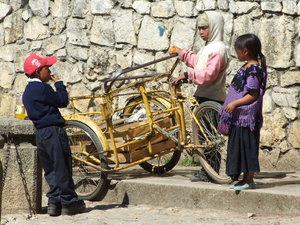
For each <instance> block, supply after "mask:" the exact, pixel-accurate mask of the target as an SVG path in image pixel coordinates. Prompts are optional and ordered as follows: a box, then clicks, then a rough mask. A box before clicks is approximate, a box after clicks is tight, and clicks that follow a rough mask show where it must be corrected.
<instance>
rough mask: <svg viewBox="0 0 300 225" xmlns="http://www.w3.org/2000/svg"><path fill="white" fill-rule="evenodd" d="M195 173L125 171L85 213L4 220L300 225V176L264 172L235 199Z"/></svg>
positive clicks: (26, 223) (48, 224) (37, 224)
mask: <svg viewBox="0 0 300 225" xmlns="http://www.w3.org/2000/svg"><path fill="white" fill-rule="evenodd" d="M193 172H194V170H193V169H191V168H188V169H186V168H180V167H177V168H175V169H174V171H171V172H170V173H168V174H166V175H163V176H153V175H151V174H149V173H145V171H144V170H141V169H139V168H138V167H137V168H134V169H133V170H126V171H122V173H119V174H115V175H114V176H113V177H112V179H113V181H112V183H114V184H115V187H114V188H113V189H112V190H110V191H109V193H108V194H107V196H106V198H105V199H104V201H101V202H88V201H86V204H87V209H86V211H85V212H84V213H83V214H79V215H75V216H59V217H49V216H48V215H47V214H45V213H43V214H38V215H36V216H34V217H32V218H30V219H27V218H26V217H27V214H17V215H12V214H10V215H4V216H2V220H1V225H4V224H5V225H12V224H22V225H61V224H62V225H71V224H76V225H125V224H126V225H153V224H155V225H156V224H157V225H198V224H199V225H202V224H204V225H240V224H243V225H300V213H299V212H300V204H298V203H299V202H300V173H278V172H277V173H272V172H271V173H260V174H259V175H258V176H256V182H257V189H256V190H249V191H244V192H242V193H239V194H236V193H234V191H232V190H229V188H228V185H218V184H213V183H205V182H195V183H191V182H190V181H189V179H188V176H189V175H191V174H192V173H193ZM124 193H126V195H128V196H127V197H128V198H129V201H128V203H129V204H128V205H125V206H124V205H122V204H121V203H122V202H124V201H123V197H124ZM195 196H196V197H200V198H198V199H197V200H195ZM42 205H43V206H45V205H46V199H45V198H43V204H42ZM175 206H177V207H175ZM208 207H209V209H208ZM233 209H234V210H233ZM44 211H45V210H44ZM279 215H280V216H279ZM289 215H291V216H289Z"/></svg>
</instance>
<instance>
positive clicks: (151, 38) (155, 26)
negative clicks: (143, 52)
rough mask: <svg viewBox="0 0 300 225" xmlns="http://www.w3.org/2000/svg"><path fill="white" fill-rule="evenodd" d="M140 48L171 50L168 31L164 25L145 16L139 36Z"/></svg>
mask: <svg viewBox="0 0 300 225" xmlns="http://www.w3.org/2000/svg"><path fill="white" fill-rule="evenodd" d="M138 48H141V49H148V50H157V51H160V50H167V49H168V48H169V39H168V30H167V29H166V28H165V26H164V24H163V23H161V22H156V21H155V20H153V19H152V18H151V17H149V16H145V17H144V19H143V22H142V25H141V29H140V33H139V36H138Z"/></svg>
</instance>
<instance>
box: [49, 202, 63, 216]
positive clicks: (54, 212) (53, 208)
mask: <svg viewBox="0 0 300 225" xmlns="http://www.w3.org/2000/svg"><path fill="white" fill-rule="evenodd" d="M47 213H48V214H49V216H59V215H60V214H61V205H60V204H59V205H56V204H53V203H48V207H47Z"/></svg>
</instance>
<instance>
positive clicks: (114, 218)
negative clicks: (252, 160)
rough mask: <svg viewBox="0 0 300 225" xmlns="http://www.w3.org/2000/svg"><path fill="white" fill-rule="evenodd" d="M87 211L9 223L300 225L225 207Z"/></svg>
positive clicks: (91, 206) (95, 206)
mask: <svg viewBox="0 0 300 225" xmlns="http://www.w3.org/2000/svg"><path fill="white" fill-rule="evenodd" d="M87 206H88V208H87V210H86V212H85V213H83V214H79V215H75V216H59V217H49V216H48V215H47V214H38V215H37V216H36V217H33V218H31V219H26V215H25V214H24V215H20V214H18V215H6V216H4V217H3V218H2V223H1V224H5V225H13V224H22V225H60V224H63V225H71V224H72V225H73V224H76V225H153V224H157V225H196V224H199V225H201V224H204V225H240V224H243V225H250V224H251V225H298V224H299V225H300V215H299V216H298V217H288V216H286V217H283V216H281V217H279V216H264V217H263V216H255V215H251V213H244V214H242V213H234V212H232V211H221V210H211V209H207V210H200V209H187V208H174V207H173V208H164V207H152V206H146V205H139V206H133V205H129V206H127V207H122V206H120V205H114V204H104V203H101V205H100V204H99V203H90V202H87Z"/></svg>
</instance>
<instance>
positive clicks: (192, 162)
mask: <svg viewBox="0 0 300 225" xmlns="http://www.w3.org/2000/svg"><path fill="white" fill-rule="evenodd" d="M180 165H181V166H200V161H199V159H198V158H196V157H190V156H186V157H185V158H184V159H183V160H181V162H180Z"/></svg>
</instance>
